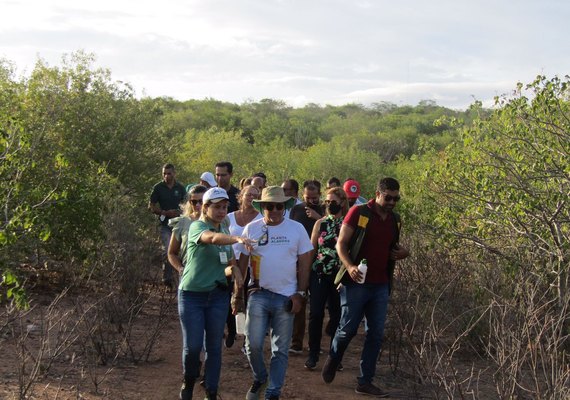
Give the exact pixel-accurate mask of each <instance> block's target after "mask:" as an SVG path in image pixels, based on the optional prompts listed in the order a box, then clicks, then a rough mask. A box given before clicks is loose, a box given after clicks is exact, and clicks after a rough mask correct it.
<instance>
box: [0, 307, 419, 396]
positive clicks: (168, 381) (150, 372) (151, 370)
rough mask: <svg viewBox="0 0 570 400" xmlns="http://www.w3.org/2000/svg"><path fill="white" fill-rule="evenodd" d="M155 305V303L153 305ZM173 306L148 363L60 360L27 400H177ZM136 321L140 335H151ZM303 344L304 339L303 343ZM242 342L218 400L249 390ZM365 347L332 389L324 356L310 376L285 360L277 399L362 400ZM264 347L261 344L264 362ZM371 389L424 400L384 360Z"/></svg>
mask: <svg viewBox="0 0 570 400" xmlns="http://www.w3.org/2000/svg"><path fill="white" fill-rule="evenodd" d="M153 301H156V303H157V304H155V305H153V307H155V308H158V301H159V300H158V299H156V300H153ZM168 301H169V302H172V304H171V307H170V308H169V310H168V317H167V318H166V322H165V323H164V324H163V326H162V332H161V335H160V338H159V339H158V341H157V342H156V344H155V348H154V350H153V353H152V357H151V362H146V363H139V364H136V365H130V364H129V365H124V363H123V364H121V365H119V366H115V367H112V368H110V367H109V366H106V367H103V366H102V367H98V370H97V371H94V372H93V371H86V370H85V369H84V368H81V369H80V368H78V367H77V366H76V365H75V364H73V362H72V361H70V360H69V359H66V360H61V361H60V362H59V365H58V366H57V368H52V369H51V370H50V373H49V374H48V375H47V376H45V377H42V378H41V379H39V380H38V382H37V383H36V385H35V386H34V391H33V392H34V395H33V396H32V397H29V398H31V399H46V400H48V399H50V400H51V399H53V400H55V399H57V400H63V399H85V400H96V399H97V400H98V399H113V400H115V399H117V400H135V399H136V400H145V399H148V400H154V399H158V400H162V399H164V400H176V399H178V393H179V389H180V384H181V375H182V374H181V346H182V341H181V337H180V325H179V322H178V316H177V310H176V298H175V297H174V296H172V297H171V298H169V299H168ZM145 322H147V321H145V320H142V321H141V324H142V327H139V329H142V330H144V329H145V328H146V329H151V328H150V326H145ZM7 337H8V335H4V337H1V338H0V359H1V360H2V362H0V399H18V389H17V388H18V373H17V368H18V357H17V354H16V347H15V346H14V345H13V344H12V343H10V340H9V339H8V338H7ZM306 340H307V338H306V337H305V341H306ZM325 340H326V343H325V342H323V345H325V346H326V345H327V344H328V340H329V339H328V337H325V336H324V337H323V341H325ZM243 342H244V338H243V336H238V339H237V340H236V343H235V344H234V346H233V347H232V348H229V349H224V351H223V359H222V363H223V365H222V375H221V381H220V389H219V398H221V399H223V400H232V399H244V398H245V394H246V392H247V390H248V388H249V386H250V385H251V382H252V375H251V371H250V369H249V365H248V362H247V358H246V356H245V355H244V354H243V353H242V351H241V347H242V345H243ZM363 342H364V337H363V332H362V329H361V331H360V332H359V334H358V335H357V336H356V337H355V338H354V339H353V341H352V343H351V345H350V347H349V349H348V351H347V353H346V355H345V359H344V360H343V365H344V371H342V372H339V373H337V376H336V379H335V381H334V382H333V383H332V384H325V383H324V382H323V381H322V379H321V374H320V369H321V368H322V365H323V362H324V359H325V358H326V354H323V355H322V356H321V360H320V362H319V364H318V366H317V369H316V370H315V371H309V370H307V369H306V368H304V363H305V360H306V357H307V355H308V354H307V351H306V350H305V352H304V354H303V355H290V357H289V368H288V370H287V376H286V381H285V386H284V388H283V392H282V396H281V398H282V399H301V400H312V399H315V400H316V399H337V398H338V399H346V400H351V399H362V398H366V396H362V395H358V394H356V393H355V392H354V388H355V385H356V376H357V375H358V362H359V358H360V352H361V350H362V347H361V346H362V343H363ZM268 348H269V343H268V341H267V342H266V351H267V360H268V359H269V353H268ZM93 376H95V377H96V380H98V381H99V382H98V386H97V390H95V386H94V385H93V380H94V379H93ZM375 383H376V384H378V385H380V386H381V387H382V388H383V389H385V390H387V391H389V392H390V393H391V396H392V398H404V399H417V398H429V396H426V395H423V396H422V395H419V394H418V393H417V392H416V391H415V390H414V388H416V389H417V385H415V384H413V382H412V381H408V380H406V379H404V378H402V377H401V376H400V377H397V376H395V375H394V374H392V373H391V372H390V368H389V366H388V364H387V360H386V357H383V358H382V360H381V362H380V363H379V364H378V370H377V379H376V380H375ZM194 398H195V399H200V400H201V399H203V398H204V391H203V388H202V387H200V386H198V385H197V386H196V388H195V389H194Z"/></svg>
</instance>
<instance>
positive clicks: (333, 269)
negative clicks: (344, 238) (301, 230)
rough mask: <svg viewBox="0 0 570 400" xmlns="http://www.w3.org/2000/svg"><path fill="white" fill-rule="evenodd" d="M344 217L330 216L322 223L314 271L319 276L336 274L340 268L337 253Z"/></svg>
mask: <svg viewBox="0 0 570 400" xmlns="http://www.w3.org/2000/svg"><path fill="white" fill-rule="evenodd" d="M343 219H344V217H340V218H334V216H332V215H328V216H327V217H326V218H325V219H324V220H322V221H321V227H320V229H319V238H318V240H317V245H318V246H317V257H316V259H315V261H314V262H313V266H312V268H313V271H315V272H316V273H317V274H318V275H332V274H336V273H337V271H338V269H339V267H340V259H339V257H338V254H337V252H336V247H335V246H336V242H337V240H338V234H339V232H340V227H341V225H342V220H343Z"/></svg>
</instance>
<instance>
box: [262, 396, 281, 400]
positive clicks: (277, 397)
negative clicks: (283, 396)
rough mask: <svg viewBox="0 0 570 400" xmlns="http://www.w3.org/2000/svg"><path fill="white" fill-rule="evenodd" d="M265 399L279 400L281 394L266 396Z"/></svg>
mask: <svg viewBox="0 0 570 400" xmlns="http://www.w3.org/2000/svg"><path fill="white" fill-rule="evenodd" d="M265 400H279V396H271V397H268V398H266V399H265Z"/></svg>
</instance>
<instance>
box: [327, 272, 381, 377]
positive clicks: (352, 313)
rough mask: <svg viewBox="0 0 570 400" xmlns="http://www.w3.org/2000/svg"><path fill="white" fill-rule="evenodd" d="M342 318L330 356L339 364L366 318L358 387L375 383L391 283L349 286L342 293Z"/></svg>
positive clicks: (351, 284) (354, 284) (345, 286)
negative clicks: (363, 319)
mask: <svg viewBox="0 0 570 400" xmlns="http://www.w3.org/2000/svg"><path fill="white" fill-rule="evenodd" d="M340 305H341V310H342V313H341V319H340V323H339V326H338V329H337V331H336V334H335V336H334V338H333V341H332V344H331V351H330V354H329V355H330V357H331V358H333V359H336V360H337V361H338V362H340V361H342V356H343V355H344V352H345V350H346V348H347V347H348V344H349V343H350V341H351V340H352V338H353V337H354V335H356V332H357V331H358V327H359V325H360V322H361V321H362V318H363V317H366V322H367V326H368V329H367V330H366V339H365V340H364V347H363V348H362V354H361V356H360V376H358V384H359V385H365V384H367V383H372V379H373V378H374V375H375V373H376V361H377V360H378V354H379V353H380V348H381V347H382V341H383V339H384V323H385V322H386V314H387V311H388V284H387V283H384V284H377V285H376V284H370V283H363V284H358V283H352V282H351V283H348V284H346V285H344V286H343V287H342V288H341V290H340Z"/></svg>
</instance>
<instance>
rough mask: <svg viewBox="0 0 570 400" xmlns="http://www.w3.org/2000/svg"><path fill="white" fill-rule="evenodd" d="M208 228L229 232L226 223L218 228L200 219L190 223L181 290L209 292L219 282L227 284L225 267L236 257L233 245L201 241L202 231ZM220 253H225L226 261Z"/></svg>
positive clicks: (214, 230) (213, 230)
mask: <svg viewBox="0 0 570 400" xmlns="http://www.w3.org/2000/svg"><path fill="white" fill-rule="evenodd" d="M206 230H210V231H212V232H221V233H225V234H229V233H228V230H227V228H226V227H225V226H224V224H220V229H219V230H218V229H216V228H215V227H214V226H213V225H211V224H210V223H208V222H205V221H202V220H198V221H194V222H193V223H192V225H190V231H189V232H188V242H187V249H186V262H185V265H184V272H183V274H182V279H181V280H180V286H179V289H180V290H187V291H192V292H209V291H210V290H213V289H214V288H215V287H216V284H217V283H218V282H219V283H221V284H223V285H226V284H227V281H226V275H225V271H224V270H225V269H226V267H227V265H228V262H227V261H229V260H231V259H232V258H233V257H234V253H233V250H232V246H231V245H225V246H218V245H214V244H204V243H202V242H200V237H201V236H202V233H203V232H204V231H206ZM220 253H225V259H226V260H227V261H226V262H222V257H220Z"/></svg>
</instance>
